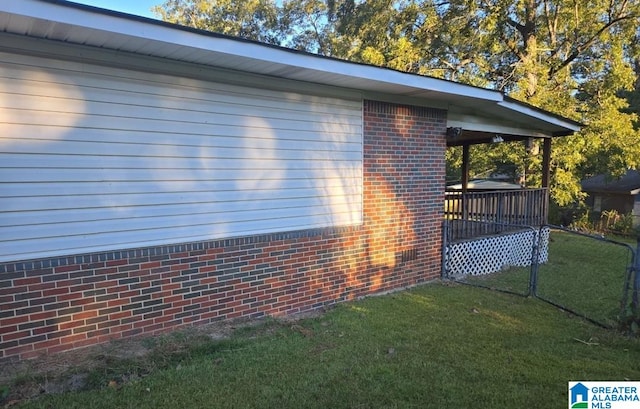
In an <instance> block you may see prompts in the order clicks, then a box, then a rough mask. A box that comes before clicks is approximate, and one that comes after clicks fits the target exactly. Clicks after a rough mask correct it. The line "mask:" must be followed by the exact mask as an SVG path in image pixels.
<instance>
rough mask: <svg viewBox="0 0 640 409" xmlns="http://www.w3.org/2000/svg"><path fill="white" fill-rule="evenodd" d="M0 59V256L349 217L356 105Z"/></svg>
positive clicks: (355, 178) (353, 217) (356, 210)
mask: <svg viewBox="0 0 640 409" xmlns="http://www.w3.org/2000/svg"><path fill="white" fill-rule="evenodd" d="M2 61H4V62H3V70H2V72H0V81H2V83H3V88H2V89H1V90H0V127H1V133H0V190H1V195H0V209H2V212H1V213H0V260H12V259H19V258H23V257H45V256H52V255H65V254H72V253H78V252H86V251H97V250H117V249H124V248H129V247H140V246H151V245H160V244H175V243H180V242H185V241H192V240H207V239H217V238H225V237H234V236H239V235H247V234H262V233H270V232H276V231H291V230H297V229H307V228H318V227H329V226H343V225H354V224H360V223H361V222H362V108H361V101H360V100H348V99H340V98H331V97H319V96H315V95H312V94H308V95H307V94H299V93H293V92H289V91H277V90H267V89H254V88H248V87H242V86H237V85H230V84H220V83H212V82H208V81H201V80H196V79H187V78H179V77H173V76H168V75H159V74H148V73H139V72H133V71H128V70H123V69H112V68H107V67H101V66H94V65H90V64H84V63H76V62H69V61H61V60H51V59H42V58H38V57H33V56H13V55H9V54H4V53H0V62H2ZM5 84H6V86H4V85H5ZM305 87H307V88H308V87H309V86H308V85H305Z"/></svg>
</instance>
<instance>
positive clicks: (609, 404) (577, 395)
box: [569, 381, 640, 409]
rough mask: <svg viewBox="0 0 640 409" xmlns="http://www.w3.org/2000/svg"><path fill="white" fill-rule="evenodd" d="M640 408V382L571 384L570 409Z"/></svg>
mask: <svg viewBox="0 0 640 409" xmlns="http://www.w3.org/2000/svg"><path fill="white" fill-rule="evenodd" d="M587 408H588V409H625V408H636V409H637V408H640V382H596V381H580V382H569V409H587Z"/></svg>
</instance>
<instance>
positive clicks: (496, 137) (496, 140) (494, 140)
mask: <svg viewBox="0 0 640 409" xmlns="http://www.w3.org/2000/svg"><path fill="white" fill-rule="evenodd" d="M500 142H504V139H503V138H502V136H500V135H498V134H495V135H493V138H491V143H500Z"/></svg>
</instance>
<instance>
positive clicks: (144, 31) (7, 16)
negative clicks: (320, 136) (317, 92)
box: [0, 0, 580, 133]
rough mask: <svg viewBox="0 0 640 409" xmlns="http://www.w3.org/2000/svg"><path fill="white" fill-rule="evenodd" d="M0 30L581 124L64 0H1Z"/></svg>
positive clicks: (452, 87) (408, 77) (494, 99)
mask: <svg viewBox="0 0 640 409" xmlns="http://www.w3.org/2000/svg"><path fill="white" fill-rule="evenodd" d="M0 31H5V32H9V33H13V34H19V35H26V36H29V37H35V38H44V39H49V40H55V41H62V42H67V43H72V44H82V45H87V46H94V47H100V48H104V49H113V50H116V51H125V52H131V53H136V54H141V55H146V56H153V57H159V58H166V59H174V60H179V61H184V62H190V63H196V64H204V65H210V66H215V67H219V68H225V69H230V70H238V71H245V72H248V73H253V74H259V75H266V76H273V77H279V78H284V79H291V80H297V81H305V82H312V83H318V84H326V85H332V86H340V87H346V88H352V89H359V90H362V91H366V92H372V93H381V94H389V95H398V96H403V97H411V98H419V99H420V98H422V99H428V100H432V101H436V102H438V103H441V104H443V105H449V106H455V105H459V106H462V107H467V108H472V109H473V111H476V112H478V113H479V114H483V113H484V115H494V114H496V113H500V114H502V115H503V116H505V115H506V116H509V113H510V112H513V113H517V114H521V115H524V119H526V120H527V121H531V120H533V121H532V122H534V123H536V122H539V123H542V124H543V125H544V126H542V127H540V129H544V130H545V132H549V129H551V131H552V132H565V133H566V132H575V131H577V130H579V129H580V126H579V125H576V124H575V123H573V122H571V121H569V120H566V121H565V120H563V119H561V118H559V117H557V116H554V115H552V114H550V113H545V112H544V111H541V110H535V109H533V108H530V107H528V106H526V105H524V104H519V103H517V102H514V101H509V100H507V99H506V97H505V96H504V94H502V93H501V92H499V91H495V90H490V89H484V88H479V87H473V86H470V85H464V84H458V83H455V82H451V81H446V80H442V79H437V78H432V77H425V76H421V75H415V74H410V73H404V72H400V71H395V70H391V69H386V68H381V67H375V66H372V65H365V64H357V63H353V62H348V61H344V60H338V59H334V58H327V57H322V56H318V55H314V54H310V53H306V52H300V51H295V50H290V49H286V48H282V47H275V46H269V45H265V44H261V43H258V42H254V41H246V40H241V39H238V38H233V37H228V36H223V35H219V34H214V33H208V32H205V31H200V30H195V29H190V28H186V27H180V26H176V25H172V24H168V23H165V22H161V21H158V20H153V19H148V18H143V17H137V16H131V15H127V14H123V13H118V12H111V11H106V10H103V9H97V8H94V7H90V6H85V5H77V4H75V3H71V2H67V1H63V0H20V1H0ZM503 111H504V112H503ZM518 116H519V115H518ZM523 123H524V122H523Z"/></svg>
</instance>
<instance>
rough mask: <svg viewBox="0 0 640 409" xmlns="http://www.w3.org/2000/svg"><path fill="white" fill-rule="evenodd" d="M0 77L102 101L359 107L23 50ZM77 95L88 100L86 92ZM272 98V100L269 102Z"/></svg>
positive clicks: (49, 92) (41, 91)
mask: <svg viewBox="0 0 640 409" xmlns="http://www.w3.org/2000/svg"><path fill="white" fill-rule="evenodd" d="M3 57H5V58H10V59H15V58H16V56H15V55H7V54H4V53H0V59H2V58H3ZM39 63H40V64H46V65H47V66H48V69H47V71H46V72H43V71H42V68H41V67H40V65H39ZM0 78H5V79H7V80H11V81H6V82H13V83H17V84H20V86H19V87H18V86H16V87H14V88H11V89H10V90H11V91H9V92H15V91H16V90H18V92H19V91H20V90H21V89H23V88H22V87H29V86H35V87H36V89H35V90H33V91H32V92H30V93H29V94H30V95H43V96H59V95H69V92H70V90H74V89H77V88H82V90H83V93H84V95H88V96H92V95H96V96H98V98H99V99H97V100H105V101H112V100H114V99H116V100H117V99H120V98H122V97H124V99H126V100H130V101H136V98H139V97H141V96H142V97H144V96H152V97H153V98H161V100H163V101H170V100H171V98H177V99H194V100H202V101H211V100H212V95H215V98H216V99H225V98H228V99H227V101H228V102H229V103H234V102H235V103H239V104H247V101H252V102H253V103H256V101H264V102H263V104H264V106H265V107H274V105H275V106H276V107H277V108H279V109H282V110H285V111H294V112H295V111H298V110H302V109H305V108H307V109H309V108H308V107H311V106H312V109H313V111H314V112H318V113H329V114H341V116H345V115H350V116H357V114H356V113H357V110H358V109H360V101H359V100H346V99H338V98H329V97H319V96H315V95H308V94H307V95H305V94H300V93H291V92H281V91H272V90H267V89H259V88H253V87H251V88H248V87H238V86H235V85H230V84H223V83H222V82H217V83H213V82H206V81H199V80H195V79H188V78H176V77H174V76H166V75H158V74H154V75H149V74H146V73H137V72H134V71H129V70H122V69H117V68H111V67H101V66H96V65H88V64H83V63H76V62H70V61H65V62H61V63H60V62H57V61H53V60H44V59H39V58H36V57H28V56H22V57H18V58H17V60H16V61H15V62H6V61H5V62H4V64H3V71H2V73H0ZM43 86H44V87H43ZM56 91H57V92H58V93H56ZM71 95H77V94H71ZM232 98H236V99H235V100H234V99H232ZM79 99H81V100H85V99H89V100H92V98H89V97H82V98H79ZM273 102H275V104H272V103H273ZM257 103H259V102H257ZM309 104H312V105H309Z"/></svg>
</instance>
